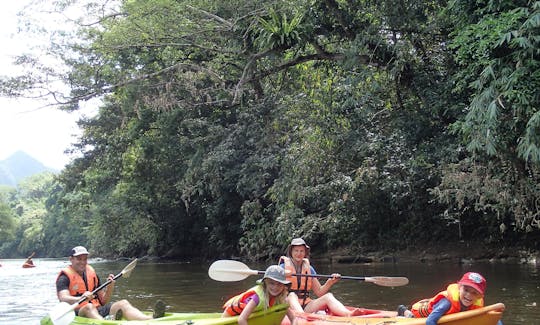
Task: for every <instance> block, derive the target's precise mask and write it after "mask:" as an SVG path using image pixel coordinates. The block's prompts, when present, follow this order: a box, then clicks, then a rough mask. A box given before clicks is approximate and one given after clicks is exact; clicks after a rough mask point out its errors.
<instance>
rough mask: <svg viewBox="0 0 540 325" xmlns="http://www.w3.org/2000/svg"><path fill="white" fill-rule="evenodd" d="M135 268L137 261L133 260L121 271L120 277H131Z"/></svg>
mask: <svg viewBox="0 0 540 325" xmlns="http://www.w3.org/2000/svg"><path fill="white" fill-rule="evenodd" d="M135 266H137V259H134V260H133V261H132V262H131V263H129V264H128V265H127V266H126V267H125V268H124V269H123V270H122V277H124V278H129V276H130V275H131V271H133V269H134V268H135Z"/></svg>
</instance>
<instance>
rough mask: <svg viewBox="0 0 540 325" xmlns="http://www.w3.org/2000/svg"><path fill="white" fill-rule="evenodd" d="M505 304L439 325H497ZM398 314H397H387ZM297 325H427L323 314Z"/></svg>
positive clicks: (304, 315)
mask: <svg viewBox="0 0 540 325" xmlns="http://www.w3.org/2000/svg"><path fill="white" fill-rule="evenodd" d="M503 311H504V304H502V303H497V304H494V305H489V306H486V307H483V308H479V309H474V310H469V311H464V312H460V313H455V314H450V315H445V316H443V317H442V318H441V319H440V320H439V321H438V322H437V324H444V325H472V324H474V325H496V324H497V322H498V321H499V320H500V319H501V317H502V314H503ZM381 313H382V311H381ZM386 313H387V314H388V315H390V313H393V314H396V312H386ZM296 320H297V323H296V324H297V325H370V324H373V325H375V324H379V325H380V324H384V325H392V324H398V325H425V324H426V319H425V318H405V317H397V316H389V317H383V316H377V315H365V316H356V317H340V316H331V315H321V314H308V313H298V314H297V315H296Z"/></svg>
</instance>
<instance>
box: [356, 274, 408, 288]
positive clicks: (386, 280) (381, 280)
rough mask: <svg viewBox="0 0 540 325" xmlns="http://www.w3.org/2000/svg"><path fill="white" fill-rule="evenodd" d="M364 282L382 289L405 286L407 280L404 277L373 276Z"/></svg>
mask: <svg viewBox="0 0 540 325" xmlns="http://www.w3.org/2000/svg"><path fill="white" fill-rule="evenodd" d="M365 281H366V282H372V283H375V284H376V285H380V286H383V287H400V286H404V285H407V284H408V283H409V279H407V278H405V277H387V276H374V277H369V278H366V279H365Z"/></svg>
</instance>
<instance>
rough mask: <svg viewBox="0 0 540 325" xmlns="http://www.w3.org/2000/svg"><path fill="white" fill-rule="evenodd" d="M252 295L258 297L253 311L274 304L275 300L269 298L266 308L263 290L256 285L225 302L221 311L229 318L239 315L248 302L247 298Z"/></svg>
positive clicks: (259, 285) (260, 286)
mask: <svg viewBox="0 0 540 325" xmlns="http://www.w3.org/2000/svg"><path fill="white" fill-rule="evenodd" d="M253 294H257V296H259V304H258V305H257V307H255V309H254V310H253V311H259V310H262V309H263V308H266V307H272V306H273V305H274V303H275V300H276V298H275V297H270V301H269V302H268V306H266V295H265V294H264V288H263V286H262V284H258V285H256V286H254V287H253V288H251V289H249V290H247V291H246V292H243V293H241V294H239V295H237V296H234V297H232V298H231V299H229V300H227V302H226V303H224V304H223V309H224V310H225V311H226V312H227V314H229V315H231V316H237V315H240V314H241V313H242V311H243V310H244V308H246V305H247V304H248V303H249V301H247V298H249V297H250V296H252V295H253Z"/></svg>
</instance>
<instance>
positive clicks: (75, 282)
mask: <svg viewBox="0 0 540 325" xmlns="http://www.w3.org/2000/svg"><path fill="white" fill-rule="evenodd" d="M69 261H70V262H71V265H70V266H68V267H66V268H64V269H62V270H61V271H60V274H59V275H58V277H57V279H56V294H57V296H58V299H59V300H60V301H61V302H66V303H68V304H74V303H76V302H78V301H79V300H80V299H81V297H86V298H87V299H86V300H85V301H83V302H81V303H80V304H79V305H78V306H77V307H76V308H75V313H76V314H77V315H79V316H82V317H87V318H95V319H104V318H112V317H113V315H114V317H115V318H116V319H121V318H122V316H123V317H124V318H125V319H127V320H148V319H152V316H149V315H145V314H144V313H142V312H141V311H140V310H138V309H137V308H135V307H133V306H132V305H131V304H130V303H129V302H128V301H127V300H125V299H124V300H120V301H116V302H110V300H111V295H112V292H113V290H114V284H115V280H114V274H109V276H108V278H107V279H108V280H110V281H111V283H110V284H109V285H108V286H107V287H105V288H104V289H102V290H100V291H98V292H97V293H96V294H95V295H92V291H93V290H94V289H95V288H97V287H99V286H100V285H101V282H100V280H99V277H98V276H97V275H96V272H95V271H94V268H93V267H91V266H90V265H88V250H86V248H84V247H83V246H77V247H74V248H73V249H72V250H71V252H70V256H69ZM164 310H165V304H164V303H163V302H162V301H161V300H159V301H158V302H157V303H156V307H155V308H154V318H157V317H162V316H163V313H164Z"/></svg>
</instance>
